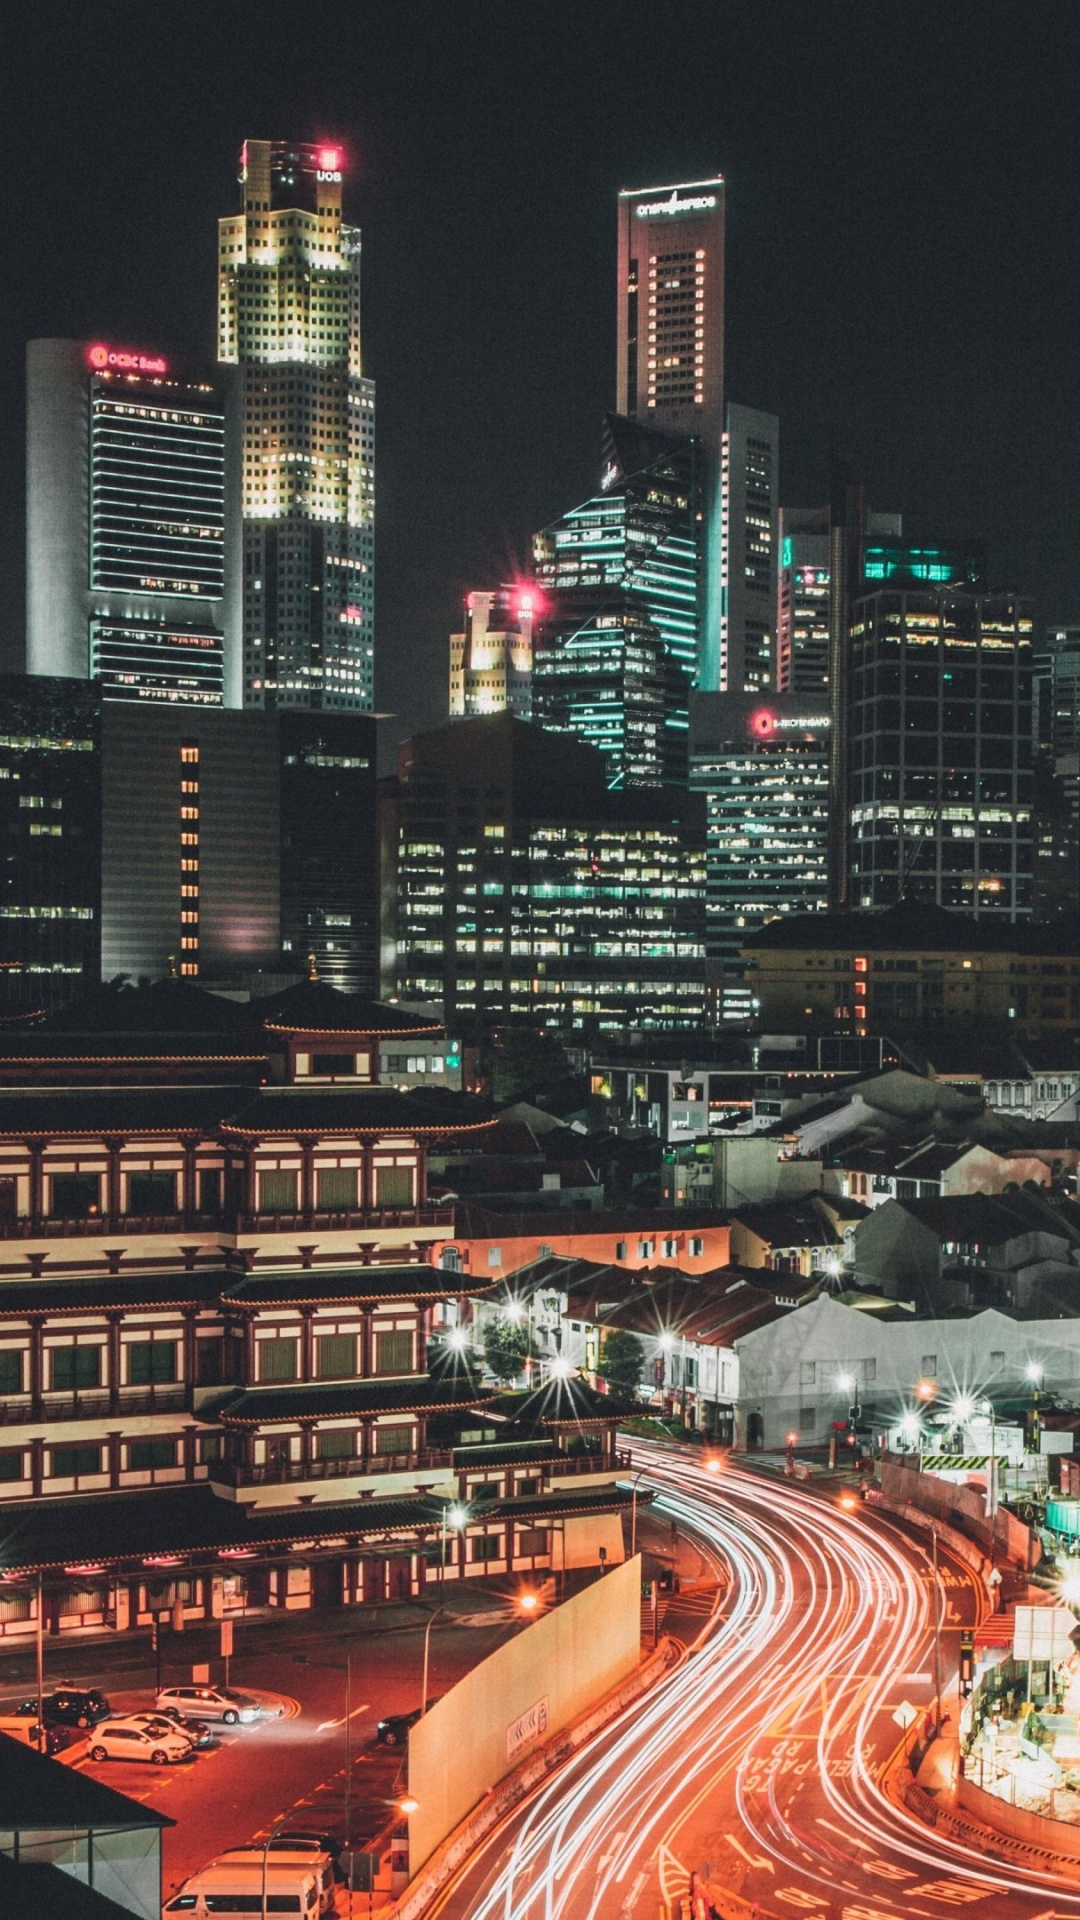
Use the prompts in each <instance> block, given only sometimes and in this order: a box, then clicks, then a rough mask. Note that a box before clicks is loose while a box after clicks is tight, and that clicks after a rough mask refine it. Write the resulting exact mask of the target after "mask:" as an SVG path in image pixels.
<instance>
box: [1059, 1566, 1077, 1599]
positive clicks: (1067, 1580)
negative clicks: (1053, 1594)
mask: <svg viewBox="0 0 1080 1920" xmlns="http://www.w3.org/2000/svg"><path fill="white" fill-rule="evenodd" d="M1058 1595H1059V1597H1060V1598H1061V1599H1062V1600H1064V1602H1065V1605H1066V1606H1067V1607H1080V1573H1067V1574H1065V1575H1064V1576H1063V1578H1062V1580H1061V1583H1060V1585H1059V1587H1058Z"/></svg>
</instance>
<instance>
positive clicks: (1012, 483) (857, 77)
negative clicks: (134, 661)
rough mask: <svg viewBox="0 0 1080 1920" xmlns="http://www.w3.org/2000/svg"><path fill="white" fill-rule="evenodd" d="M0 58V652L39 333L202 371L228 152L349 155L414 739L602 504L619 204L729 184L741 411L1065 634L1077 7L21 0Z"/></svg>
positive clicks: (734, 390) (798, 480)
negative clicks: (273, 147)
mask: <svg viewBox="0 0 1080 1920" xmlns="http://www.w3.org/2000/svg"><path fill="white" fill-rule="evenodd" d="M8 19H9V24H8V28H7V37H6V39H5V41H4V44H3V60H2V65H3V69H4V72H3V77H2V79H0V108H2V120H0V125H2V126H3V128H4V141H5V146H4V168H3V186H2V189H0V192H2V195H3V203H4V204H3V227H2V232H3V236H4V249H3V263H2V267H0V326H2V343H0V344H2V349H3V350H2V352H0V379H2V381H3V389H2V416H0V417H2V420H3V431H2V436H0V457H2V462H3V466H2V475H0V487H2V495H0V498H2V502H3V514H2V520H0V634H2V640H3V646H4V652H5V656H6V658H7V660H8V661H9V662H13V661H14V660H15V659H17V657H18V652H19V650H20V649H21V639H22V623H23V608H22V599H23V587H22V569H23V554H22V519H23V497H22V468H23V437H24V420H23V350H24V343H25V341H26V340H27V339H28V338H30V337H32V336H34V335H36V334H67V335H72V336H80V337H81V336H88V335H99V334H100V335H102V336H105V337H115V338H116V339H117V340H118V341H120V342H123V343H124V344H132V345H138V346H146V347H155V348H163V349H166V350H169V349H171V350H173V351H177V350H181V351H189V352H203V353H206V354H212V352H213V349H214V304H215V245H216V219H217V216H218V215H219V214H220V213H223V212H226V211H229V210H230V209H232V208H233V207H234V205H235V204H236V194H237V187H236V163H237V154H238V151H239V147H240V145H241V142H242V140H243V138H244V136H245V135H253V136H259V137H263V138H279V137H281V138H285V137H291V138H295V139H315V138H318V137H320V136H334V137H340V138H341V139H343V141H344V143H345V146H346V149H347V152H348V156H349V163H350V167H349V173H348V176H347V185H346V199H345V205H346V214H347V217H348V218H349V219H351V220H352V221H353V222H355V223H357V224H359V225H360V226H361V227H362V229H363V233H364V277H365V279H364V330H365V356H366V363H367V366H366V370H367V371H368V372H369V373H371V374H373V375H374V377H375V379H376V381H377V383H378V415H377V421H378V427H377V432H378V465H377V475H378V495H377V500H378V507H377V522H376V525H377V539H378V546H377V555H378V557H377V595H378V603H377V623H376V642H377V660H378V669H379V701H380V705H381V706H382V707H383V708H384V709H386V710H388V711H391V712H393V713H394V714H395V715H396V716H397V718H396V719H395V721H394V723H393V726H392V728H391V729H388V732H389V733H392V734H393V735H395V736H399V735H401V734H403V733H406V732H408V731H410V730H413V729H415V728H416V727H417V726H423V725H433V724H437V723H438V722H439V721H441V720H442V719H443V718H444V717H445V705H446V653H447V634H448V632H449V630H450V628H451V626H452V625H454V624H456V622H457V620H458V616H459V605H460V598H461V594H462V593H463V591H464V590H465V589H466V588H468V587H470V586H486V585H494V584H497V582H498V580H499V579H500V577H502V576H504V575H506V574H507V573H508V572H510V571H512V570H514V569H516V568H517V567H520V566H522V565H523V564H524V563H525V561H526V559H527V556H528V553H529V541H530V535H531V533H532V531H533V529H534V528H535V527H537V526H541V525H543V524H544V523H545V522H546V521H547V520H548V519H551V518H553V517H554V516H555V515H556V514H557V513H559V512H561V511H563V510H565V509H566V508H567V507H569V506H570V505H572V504H573V503H574V502H575V501H576V500H578V499H581V498H583V497H585V495H586V494H587V493H588V492H589V491H591V489H592V486H593V482H594V478H595V469H596V461H597V457H598V449H599V431H600V424H601V420H602V416H603V413H604V411H605V409H606V408H607V407H609V406H610V405H611V404H612V399H613V385H614V331H615V329H614V261H615V197H616V194H617V192H618V189H619V188H620V187H623V186H626V187H637V186H647V185H653V184H659V183H662V182H665V181H668V180H677V179H687V178H696V177H699V176H700V175H702V174H706V173H711V172H717V171H720V172H722V173H723V174H724V176H725V178H726V180H727V183H728V189H727V191H728V324H727V358H728V394H729V397H730V398H731V399H734V400H739V401H742V402H744V403H745V404H747V405H751V406H758V407H764V408H767V409H769V410H771V411H774V412H776V413H778V414H779V416H780V422H781V497H782V499H783V501H784V502H785V503H788V504H792V505H802V504H808V503H812V502H816V501H819V500H821V499H823V498H824V497H825V491H826V476H827V470H828V452H829V445H830V441H833V442H834V443H835V444H836V446H837V447H838V449H839V450H840V451H841V452H843V453H844V454H845V455H846V457H847V458H848V460H849V461H850V463H851V464H852V465H853V466H854V467H855V469H856V470H857V471H859V472H860V473H861V474H862V475H863V476H864V477H865V479H866V481H867V485H868V491H869V497H870V500H871V502H872V503H873V504H875V505H877V506H879V507H884V508H894V507H899V508H901V509H902V510H903V512H904V514H905V520H906V527H907V530H908V531H909V533H911V534H912V535H915V536H920V537H926V538H932V537H935V536H948V535H973V536H977V537H978V536H981V537H983V538H985V540H986V542H987V546H988V551H989V561H990V577H991V582H992V584H995V585H999V584H1010V585H1017V586H1019V587H1021V588H1023V589H1024V590H1026V591H1029V592H1031V593H1033V594H1034V595H1035V596H1036V598H1037V603H1038V608H1039V611H1040V613H1041V614H1042V615H1043V616H1044V617H1046V618H1049V619H1055V620H1056V619H1062V618H1074V619H1075V618H1077V617H1080V591H1078V587H1077V579H1076V572H1077V560H1078V544H1080V543H1078V531H1080V529H1078V520H1080V433H1078V424H1080V374H1078V358H1080V330H1078V310H1080V302H1078V295H1077V281H1078V275H1077V266H1076V255H1077V235H1078V230H1080V218H1078V216H1080V187H1078V176H1080V152H1078V140H1077V127H1078V124H1080V113H1078V107H1077V83H1076V71H1077V63H1078V56H1080V15H1078V13H1077V9H1076V7H1075V5H1074V4H1072V3H1071V0H1070V3H1067V4H1060V5H1051V4H1046V3H1045V0H1036V3H1035V4H1031V3H1030V0H1028V4H1025V5H1023V6H1015V5H1014V6H1005V5H1002V4H998V0H933V4H927V5H924V4H921V0H920V3H918V4H906V3H905V0H896V3H895V4H892V5H885V4H875V0H862V3H861V4H851V5H847V4H838V3H835V0H816V4H812V3H811V0H800V4H797V5H793V4H789V3H788V0H753V3H752V4H750V3H748V0H713V3H712V4H689V3H683V0H655V4H653V5H651V6H643V5H641V4H639V0H578V3H577V4H576V5H565V4H563V3H562V0H555V4H550V3H549V4H545V5H536V4H533V3H532V0H506V3H505V4H502V5H497V4H488V3H487V0H446V4H443V5H435V4H431V3H430V0H427V3H425V4H419V5H415V4H414V5H410V4H408V0H397V3H396V4H395V3H394V0H349V3H346V0H339V3H338V4H319V0H313V3H312V4H308V5H306V6H300V5H296V4H289V5H281V4H279V3H278V0H257V4H247V5H238V4H235V0H217V4H215V5H204V4H187V5H180V6H175V5H174V6H172V7H169V8H163V7H154V6H150V5H142V6H134V5H132V6H129V5H126V4H109V0H97V3H96V4H94V5H93V6H89V7H80V8H78V9H75V8H73V7H71V6H70V5H69V6H64V7H57V6H51V5H41V6H30V5H27V4H26V3H25V0H15V6H14V9H13V17H12V14H11V13H9V16H8Z"/></svg>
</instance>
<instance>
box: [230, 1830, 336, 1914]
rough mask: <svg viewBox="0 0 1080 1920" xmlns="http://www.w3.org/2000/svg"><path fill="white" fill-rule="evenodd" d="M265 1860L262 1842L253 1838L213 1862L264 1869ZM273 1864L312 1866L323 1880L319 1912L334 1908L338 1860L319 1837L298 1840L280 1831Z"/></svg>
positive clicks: (272, 1850)
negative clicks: (336, 1861)
mask: <svg viewBox="0 0 1080 1920" xmlns="http://www.w3.org/2000/svg"><path fill="white" fill-rule="evenodd" d="M262 1859H263V1849H262V1844H261V1842H260V1841H258V1840H252V1841H251V1843H250V1845H248V1846H246V1847H230V1848H229V1851H228V1853H219V1854H218V1856H217V1859H216V1860H214V1861H213V1862H212V1863H211V1864H212V1865H213V1866H215V1867H224V1866H228V1865H229V1864H230V1863H233V1862H235V1864H236V1865H237V1866H238V1867H250V1866H251V1864H252V1862H254V1863H255V1865H256V1866H257V1867H258V1868H259V1871H260V1872H261V1871H262ZM270 1866H271V1868H274V1867H296V1868H300V1867H308V1868H309V1869H310V1870H311V1872H312V1873H313V1874H315V1875H316V1877H317V1879H318V1882H319V1912H320V1913H329V1912H330V1911H331V1909H332V1907H333V1904H334V1862H333V1860H332V1859H331V1857H330V1855H329V1854H328V1853H327V1852H326V1849H325V1848H324V1847H320V1845H319V1843H318V1841H317V1840H310V1841H304V1840H296V1839H294V1838H293V1837H292V1835H291V1834H288V1833H282V1834H278V1835H277V1836H276V1837H275V1838H274V1839H273V1840H271V1842H270Z"/></svg>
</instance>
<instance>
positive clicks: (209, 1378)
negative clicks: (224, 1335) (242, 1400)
mask: <svg viewBox="0 0 1080 1920" xmlns="http://www.w3.org/2000/svg"><path fill="white" fill-rule="evenodd" d="M222 1344H223V1343H222V1342H221V1340H219V1339H217V1338H214V1339H211V1340H196V1342H195V1382H196V1385H197V1386H200V1387H220V1385H221V1382H222V1379H223V1377H224V1375H223V1364H222V1363H223V1358H224V1356H223V1353H222Z"/></svg>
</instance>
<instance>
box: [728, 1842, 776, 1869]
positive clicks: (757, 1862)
mask: <svg viewBox="0 0 1080 1920" xmlns="http://www.w3.org/2000/svg"><path fill="white" fill-rule="evenodd" d="M724 1838H725V1839H726V1841H727V1843H728V1846H729V1847H734V1849H735V1851H736V1853H741V1854H742V1857H743V1859H744V1860H745V1861H746V1864H747V1866H748V1867H764V1868H765V1869H766V1871H767V1872H768V1873H775V1872H776V1863H775V1861H773V1860H770V1859H769V1856H768V1854H767V1853H750V1852H749V1851H748V1849H747V1848H746V1847H744V1846H743V1843H742V1841H741V1840H740V1839H739V1836H738V1834H736V1833H728V1834H725V1836H724Z"/></svg>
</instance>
